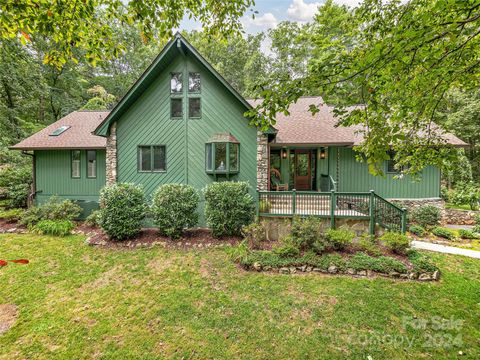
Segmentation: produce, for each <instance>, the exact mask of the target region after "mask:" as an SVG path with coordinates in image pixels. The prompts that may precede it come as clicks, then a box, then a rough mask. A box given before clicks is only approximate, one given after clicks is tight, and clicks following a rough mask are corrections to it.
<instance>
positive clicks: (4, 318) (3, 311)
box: [0, 304, 18, 335]
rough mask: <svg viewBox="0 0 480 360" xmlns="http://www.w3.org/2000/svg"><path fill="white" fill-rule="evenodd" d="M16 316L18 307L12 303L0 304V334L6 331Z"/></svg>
mask: <svg viewBox="0 0 480 360" xmlns="http://www.w3.org/2000/svg"><path fill="white" fill-rule="evenodd" d="M17 317H18V308H17V307H16V306H15V305H12V304H0V335H1V334H3V333H5V332H7V331H8V330H9V329H10V328H11V327H12V326H13V324H15V321H16V320H17Z"/></svg>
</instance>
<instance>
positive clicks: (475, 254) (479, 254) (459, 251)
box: [412, 240, 480, 259]
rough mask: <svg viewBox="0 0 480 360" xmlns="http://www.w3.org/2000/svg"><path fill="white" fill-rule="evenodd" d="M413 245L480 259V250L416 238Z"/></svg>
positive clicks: (421, 248)
mask: <svg viewBox="0 0 480 360" xmlns="http://www.w3.org/2000/svg"><path fill="white" fill-rule="evenodd" d="M412 247H413V248H414V249H420V250H429V251H435V252H440V253H444V254H454V255H463V256H468V257H471V258H476V259H480V251H476V250H468V249H462V248H458V247H455V246H445V245H439V244H433V243H429V242H425V241H417V240H414V241H412Z"/></svg>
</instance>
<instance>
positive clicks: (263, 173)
mask: <svg viewBox="0 0 480 360" xmlns="http://www.w3.org/2000/svg"><path fill="white" fill-rule="evenodd" d="M257 189H258V190H260V191H267V190H268V137H267V135H265V134H263V133H262V132H260V131H258V132H257Z"/></svg>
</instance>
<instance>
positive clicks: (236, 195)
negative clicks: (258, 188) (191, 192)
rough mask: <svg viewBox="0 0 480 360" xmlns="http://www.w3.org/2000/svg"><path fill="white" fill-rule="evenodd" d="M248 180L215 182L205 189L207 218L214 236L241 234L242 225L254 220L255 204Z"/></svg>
mask: <svg viewBox="0 0 480 360" xmlns="http://www.w3.org/2000/svg"><path fill="white" fill-rule="evenodd" d="M249 190H250V185H249V184H248V182H242V181H240V182H231V181H223V182H214V183H211V184H209V185H207V186H206V187H205V188H204V189H203V193H204V196H205V219H206V222H207V226H208V227H209V228H210V229H211V230H212V234H213V236H216V237H220V236H235V235H241V229H242V226H244V225H248V224H250V223H251V222H252V221H253V218H254V215H255V204H254V201H253V198H252V196H251V195H250V194H249Z"/></svg>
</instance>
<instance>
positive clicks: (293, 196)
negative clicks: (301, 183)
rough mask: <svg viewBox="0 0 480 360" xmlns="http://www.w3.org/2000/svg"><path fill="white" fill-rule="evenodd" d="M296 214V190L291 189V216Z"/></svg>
mask: <svg viewBox="0 0 480 360" xmlns="http://www.w3.org/2000/svg"><path fill="white" fill-rule="evenodd" d="M296 213H297V190H296V189H292V215H293V216H295V214H296Z"/></svg>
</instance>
